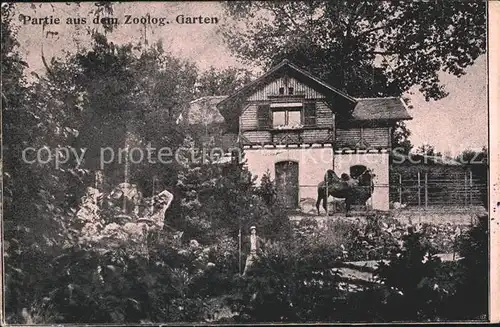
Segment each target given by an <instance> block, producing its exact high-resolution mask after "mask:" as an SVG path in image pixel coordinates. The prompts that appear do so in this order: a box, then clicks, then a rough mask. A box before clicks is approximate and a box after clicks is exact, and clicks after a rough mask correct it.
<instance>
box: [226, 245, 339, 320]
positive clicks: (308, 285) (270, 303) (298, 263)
mask: <svg viewBox="0 0 500 327" xmlns="http://www.w3.org/2000/svg"><path fill="white" fill-rule="evenodd" d="M319 259H322V260H319ZM337 265H338V263H337V260H336V259H335V258H334V257H331V256H328V255H324V254H323V253H321V249H320V248H317V247H314V246H310V245H304V244H300V243H299V242H297V241H293V240H292V241H289V242H275V243H272V244H269V245H268V246H267V247H266V249H265V251H264V252H263V254H262V256H261V257H260V258H259V260H258V261H257V262H256V263H255V266H254V269H253V271H252V274H251V276H250V277H249V278H248V279H245V280H243V281H242V282H241V284H240V292H241V295H240V298H239V300H237V301H235V302H236V307H237V311H238V313H239V319H240V321H253V322H277V321H280V322H307V321H326V320H328V319H329V318H330V317H331V315H332V314H333V312H334V308H335V306H334V304H335V302H336V301H338V300H339V297H340V295H341V293H342V292H341V291H340V290H339V282H340V275H339V273H337V272H336V271H335V270H334V269H333V268H334V267H336V266H337ZM332 310H333V311H332Z"/></svg>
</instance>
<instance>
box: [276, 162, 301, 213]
mask: <svg viewBox="0 0 500 327" xmlns="http://www.w3.org/2000/svg"><path fill="white" fill-rule="evenodd" d="M275 171H276V190H277V192H278V201H279V202H280V203H281V204H282V205H283V206H284V207H285V208H290V209H295V208H297V207H298V205H299V164H298V163H297V162H294V161H281V162H278V163H276V164H275Z"/></svg>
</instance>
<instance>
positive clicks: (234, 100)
mask: <svg viewBox="0 0 500 327" xmlns="http://www.w3.org/2000/svg"><path fill="white" fill-rule="evenodd" d="M284 79H288V80H289V82H290V81H292V80H293V81H295V83H297V85H298V87H299V88H301V89H302V90H303V91H304V92H305V93H309V94H310V95H311V96H314V95H318V96H319V98H326V99H327V100H328V101H329V102H331V103H335V104H336V107H338V108H343V110H345V111H346V112H350V111H352V110H353V109H354V106H355V105H356V103H357V101H356V100H355V99H354V98H352V97H350V96H349V95H347V94H345V93H343V92H342V91H340V90H338V89H336V88H334V87H332V86H331V85H329V84H327V83H325V82H323V81H321V80H320V79H318V78H316V77H314V76H313V75H311V74H310V73H309V72H307V71H306V70H303V69H301V68H299V67H297V66H295V65H294V64H292V63H290V62H289V61H288V60H284V61H282V62H281V63H280V64H278V65H277V66H275V67H273V68H272V69H271V70H269V71H268V72H267V73H265V74H264V75H262V76H261V77H259V78H258V79H256V80H255V81H253V82H251V83H249V84H247V85H246V86H244V87H243V88H241V89H240V90H238V91H237V92H235V93H234V94H232V95H230V96H228V97H227V98H226V99H224V100H222V101H221V102H220V103H219V104H218V105H217V108H219V110H220V113H221V114H222V115H223V116H224V118H225V120H226V122H227V123H228V124H229V125H233V124H237V121H238V118H239V116H240V115H241V113H242V110H243V108H244V107H245V104H246V103H248V101H251V100H250V99H251V97H256V98H260V97H263V96H265V97H266V99H265V100H267V97H268V96H269V95H271V96H272V95H278V94H279V93H278V92H276V91H279V84H281V83H283V84H285V83H284V82H285V81H284ZM306 86H307V87H306ZM274 88H278V89H274ZM266 90H267V91H270V93H269V94H266V93H264V91H266ZM274 92H275V93H274ZM285 94H287V93H285Z"/></svg>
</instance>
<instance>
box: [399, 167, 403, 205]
mask: <svg viewBox="0 0 500 327" xmlns="http://www.w3.org/2000/svg"><path fill="white" fill-rule="evenodd" d="M398 175H399V204H403V194H402V193H403V181H402V178H401V174H398Z"/></svg>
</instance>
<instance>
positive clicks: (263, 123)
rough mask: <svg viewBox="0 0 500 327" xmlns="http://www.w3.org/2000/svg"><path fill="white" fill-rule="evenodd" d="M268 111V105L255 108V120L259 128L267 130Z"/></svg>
mask: <svg viewBox="0 0 500 327" xmlns="http://www.w3.org/2000/svg"><path fill="white" fill-rule="evenodd" d="M269 114H270V110H269V105H268V104H263V105H259V106H258V107H257V120H258V126H259V128H269V119H270V115H269Z"/></svg>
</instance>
